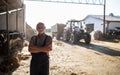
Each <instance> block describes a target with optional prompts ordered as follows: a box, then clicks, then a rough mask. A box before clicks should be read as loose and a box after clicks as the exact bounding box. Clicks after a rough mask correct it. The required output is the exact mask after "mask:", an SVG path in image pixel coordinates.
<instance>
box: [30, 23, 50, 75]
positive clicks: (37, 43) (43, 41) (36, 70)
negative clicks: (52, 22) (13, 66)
mask: <svg viewBox="0 0 120 75" xmlns="http://www.w3.org/2000/svg"><path fill="white" fill-rule="evenodd" d="M36 30H37V31H38V35H37V36H33V37H32V38H31V40H30V44H29V52H30V53H31V55H32V59H31V64H30V75H49V51H51V50H52V38H51V37H50V36H48V35H46V34H45V25H44V23H42V22H39V23H38V24H37V26H36Z"/></svg>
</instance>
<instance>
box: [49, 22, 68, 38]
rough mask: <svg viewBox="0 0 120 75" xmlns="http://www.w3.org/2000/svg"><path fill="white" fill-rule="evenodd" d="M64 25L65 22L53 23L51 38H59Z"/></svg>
mask: <svg viewBox="0 0 120 75" xmlns="http://www.w3.org/2000/svg"><path fill="white" fill-rule="evenodd" d="M65 26H66V25H65V24H61V23H57V24H55V25H53V26H52V27H51V31H52V37H53V38H54V37H56V39H57V40H60V37H62V36H63V30H64V27H65Z"/></svg>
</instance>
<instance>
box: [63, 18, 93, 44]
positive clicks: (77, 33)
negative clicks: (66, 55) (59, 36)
mask: <svg viewBox="0 0 120 75" xmlns="http://www.w3.org/2000/svg"><path fill="white" fill-rule="evenodd" d="M81 39H84V41H85V43H86V44H89V43H90V41H91V35H90V34H89V33H87V32H85V31H84V30H83V26H82V23H81V21H79V20H69V21H68V22H67V23H66V27H64V31H63V40H65V41H71V43H74V44H75V43H77V42H79V40H81Z"/></svg>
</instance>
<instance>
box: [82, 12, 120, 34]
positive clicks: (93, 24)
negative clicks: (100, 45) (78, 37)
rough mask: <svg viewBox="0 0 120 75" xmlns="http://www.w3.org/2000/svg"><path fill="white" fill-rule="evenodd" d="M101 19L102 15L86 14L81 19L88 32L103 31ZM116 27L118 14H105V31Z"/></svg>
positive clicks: (118, 25) (119, 24) (119, 20)
mask: <svg viewBox="0 0 120 75" xmlns="http://www.w3.org/2000/svg"><path fill="white" fill-rule="evenodd" d="M103 20H104V19H103V15H88V16H86V17H85V18H84V19H83V24H84V25H85V27H86V31H87V32H89V33H91V32H92V31H95V30H100V31H101V32H103V29H104V28H103V27H104V26H103V25H104V24H103ZM117 28H120V16H114V15H113V14H110V15H106V16H105V33H107V32H108V31H109V30H116V29H117ZM119 30H120V29H119Z"/></svg>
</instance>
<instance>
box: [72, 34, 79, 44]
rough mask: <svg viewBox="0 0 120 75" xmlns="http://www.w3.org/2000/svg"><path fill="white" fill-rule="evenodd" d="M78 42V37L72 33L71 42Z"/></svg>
mask: <svg viewBox="0 0 120 75" xmlns="http://www.w3.org/2000/svg"><path fill="white" fill-rule="evenodd" d="M77 42H78V38H77V36H76V35H75V34H71V43H72V44H76V43H77Z"/></svg>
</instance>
